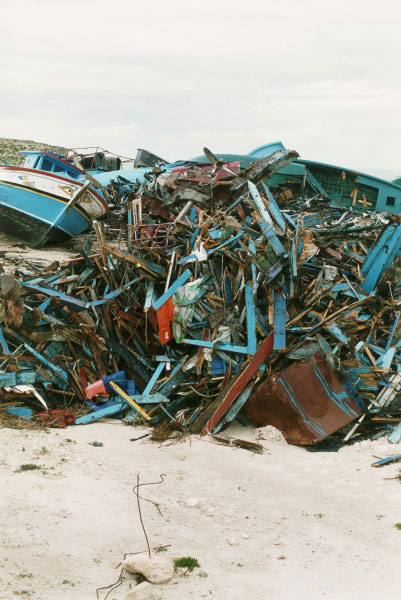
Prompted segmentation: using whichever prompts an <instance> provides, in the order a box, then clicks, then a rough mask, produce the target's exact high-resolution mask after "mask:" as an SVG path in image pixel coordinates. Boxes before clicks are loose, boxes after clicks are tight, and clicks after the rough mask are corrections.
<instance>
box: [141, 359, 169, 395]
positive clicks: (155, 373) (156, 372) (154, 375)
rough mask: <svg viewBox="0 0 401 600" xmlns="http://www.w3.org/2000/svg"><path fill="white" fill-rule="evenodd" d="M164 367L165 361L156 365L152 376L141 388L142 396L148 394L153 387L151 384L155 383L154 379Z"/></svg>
mask: <svg viewBox="0 0 401 600" xmlns="http://www.w3.org/2000/svg"><path fill="white" fill-rule="evenodd" d="M164 367H165V363H164V362H160V363H159V364H158V365H157V367H156V369H155V372H154V373H153V375H152V377H151V378H150V379H149V382H148V384H147V386H146V387H145V389H144V390H143V395H144V396H148V395H149V394H150V392H151V391H152V389H153V386H154V385H155V383H156V381H157V380H158V379H159V376H160V373H161V372H162V371H163V369H164Z"/></svg>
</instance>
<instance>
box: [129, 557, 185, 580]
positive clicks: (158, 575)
mask: <svg viewBox="0 0 401 600" xmlns="http://www.w3.org/2000/svg"><path fill="white" fill-rule="evenodd" d="M124 568H125V569H126V570H127V571H128V572H129V573H140V574H141V575H143V576H144V577H145V578H146V579H147V580H148V581H150V582H151V583H167V581H170V579H172V578H173V576H174V565H173V561H172V560H171V559H169V558H165V557H164V556H163V557H162V556H155V557H152V558H149V556H133V557H132V558H126V559H125V561H124Z"/></svg>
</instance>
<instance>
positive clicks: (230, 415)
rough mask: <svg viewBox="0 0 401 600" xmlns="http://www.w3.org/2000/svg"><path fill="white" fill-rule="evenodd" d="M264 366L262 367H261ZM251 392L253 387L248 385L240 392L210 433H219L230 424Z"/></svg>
mask: <svg viewBox="0 0 401 600" xmlns="http://www.w3.org/2000/svg"><path fill="white" fill-rule="evenodd" d="M263 366H264V365H263ZM252 392H253V385H249V386H248V387H246V388H245V389H244V391H243V392H241V394H240V396H239V397H238V398H237V400H235V402H234V403H233V404H232V405H231V406H230V408H229V409H228V411H227V412H226V414H225V415H224V417H223V418H222V420H221V421H220V422H219V423H218V424H217V425H216V427H215V428H214V429H213V431H212V433H213V434H214V433H219V431H220V430H221V429H222V428H223V427H224V425H226V423H231V421H233V420H234V419H235V417H236V416H237V414H238V413H239V411H240V410H241V408H242V407H243V406H244V404H245V402H246V401H247V400H248V398H249V396H250V395H251V394H252Z"/></svg>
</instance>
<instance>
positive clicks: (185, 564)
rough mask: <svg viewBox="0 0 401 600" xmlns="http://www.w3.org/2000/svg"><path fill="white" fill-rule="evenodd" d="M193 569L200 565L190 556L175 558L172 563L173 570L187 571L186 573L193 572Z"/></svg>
mask: <svg viewBox="0 0 401 600" xmlns="http://www.w3.org/2000/svg"><path fill="white" fill-rule="evenodd" d="M195 567H200V564H199V563H198V561H197V559H196V558H193V557H192V556H182V557H181V558H177V559H176V560H175V561H174V569H176V570H177V569H180V568H183V569H188V571H190V572H191V571H193V570H194V569H195Z"/></svg>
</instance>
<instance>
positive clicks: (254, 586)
mask: <svg viewBox="0 0 401 600" xmlns="http://www.w3.org/2000/svg"><path fill="white" fill-rule="evenodd" d="M147 431H148V430H147V429H144V428H132V427H128V426H125V425H122V424H120V423H119V422H115V423H114V424H112V423H109V422H108V423H98V424H93V425H87V426H76V427H70V428H68V429H66V430H54V429H53V430H50V431H49V433H45V432H37V431H20V430H13V429H3V430H2V431H1V434H0V447H1V463H0V464H1V471H0V475H1V478H0V486H1V511H0V518H1V525H0V531H1V551H0V552H1V554H0V557H1V560H0V577H1V584H0V598H1V599H7V600H8V599H13V598H16V597H18V596H16V595H15V592H21V591H23V590H26V591H31V592H34V594H32V598H34V599H35V600H39V599H42V600H58V599H59V598H60V599H64V598H66V599H69V600H75V599H76V600H78V599H79V600H86V599H88V600H89V599H95V598H96V594H95V589H96V588H97V587H99V586H105V585H107V584H109V583H112V582H113V581H114V580H115V579H116V578H117V576H118V573H119V570H118V569H117V570H116V569H115V566H116V565H117V564H118V563H119V562H120V560H121V559H122V557H123V554H124V553H126V552H138V551H141V550H145V549H146V544H145V540H144V536H143V532H142V529H141V526H140V522H139V519H138V510H137V504H136V498H135V495H134V493H133V491H132V488H133V485H134V484H135V482H136V475H137V473H139V474H140V479H141V481H142V482H154V481H158V480H159V476H160V474H161V473H165V474H166V478H165V481H164V483H162V484H161V485H155V486H149V487H148V488H143V491H142V494H143V496H144V497H145V498H151V499H152V500H154V501H155V502H158V503H160V509H161V511H162V514H163V516H162V517H161V516H160V515H159V514H158V512H157V510H156V508H155V507H154V506H153V505H151V504H150V503H148V502H144V501H142V512H143V519H144V522H145V526H146V530H147V533H148V536H149V539H150V544H151V546H152V548H153V547H156V546H160V545H163V544H170V547H169V549H168V553H167V554H168V555H169V556H171V557H180V556H188V555H189V556H193V557H195V558H197V559H198V561H199V562H200V565H201V568H200V569H196V570H195V571H194V572H193V573H192V574H190V575H189V576H187V577H182V576H176V577H175V578H174V580H173V581H172V582H170V583H169V584H166V585H163V586H154V589H155V598H157V599H160V600H161V599H163V600H169V599H183V600H186V599H187V598H188V599H192V598H193V599H202V598H215V599H218V600H240V599H241V600H263V599H274V600H283V599H284V600H314V599H320V598H330V599H333V598H335V599H338V600H340V599H341V600H344V599H345V600H353V599H355V600H360V599H371V598H372V599H373V598H374V599H376V600H381V599H382V598H387V597H388V596H390V595H391V597H392V598H400V597H401V578H400V577H399V564H400V547H401V531H398V530H397V529H396V528H395V527H394V524H395V523H398V522H401V503H400V500H401V485H400V483H399V482H398V481H397V480H391V481H387V480H386V479H385V478H386V477H394V476H395V475H396V474H397V473H398V469H399V468H400V466H401V464H400V465H397V464H393V465H389V466H387V467H383V468H381V469H375V468H372V467H371V466H370V465H371V463H372V462H373V461H374V458H373V457H374V455H376V456H388V455H391V454H396V453H401V448H400V446H399V445H395V446H394V445H390V444H388V443H387V442H386V441H385V440H379V441H377V442H363V443H360V444H356V445H354V446H352V447H349V448H345V449H343V450H341V451H340V452H338V453H310V452H307V451H306V450H304V449H302V448H296V447H293V446H288V445H287V444H286V443H285V442H283V440H282V438H281V436H280V434H276V433H275V432H273V433H272V432H271V430H270V431H269V430H267V432H265V435H264V436H263V437H265V438H267V439H265V440H261V443H262V444H263V445H264V447H265V449H266V450H265V453H264V454H263V455H256V454H255V455H254V454H251V453H250V452H247V451H246V450H242V449H237V448H232V447H224V446H220V445H217V444H215V443H212V442H211V441H210V440H208V439H201V438H199V437H192V438H191V440H189V439H187V440H184V441H182V442H180V443H178V444H175V445H170V446H167V445H162V446H160V445H159V444H157V443H155V442H150V441H148V439H145V440H141V441H135V442H131V441H129V438H131V437H136V436H139V435H141V434H142V433H144V432H147ZM228 433H229V434H230V435H237V436H240V437H243V438H247V439H251V440H252V439H256V438H257V435H258V432H257V430H253V429H250V428H247V429H244V428H241V427H240V426H234V427H232V428H231V430H230V431H229V432H228ZM226 434H227V432H226ZM67 438H69V439H71V440H73V442H67V441H66V439H67ZM95 440H98V441H102V442H103V443H104V446H103V447H100V448H97V447H94V446H92V445H90V442H93V441H95ZM42 447H44V448H46V450H47V451H45V450H42ZM23 448H24V449H25V450H24V449H23ZM23 463H35V464H38V465H42V466H43V467H45V468H46V470H47V471H46V472H43V471H28V472H23V473H15V470H16V469H17V467H19V465H21V464H23ZM194 498H196V499H197V500H198V501H199V503H198V505H197V506H196V507H190V506H187V505H186V502H187V501H188V500H192V499H194ZM194 503H195V501H192V502H188V504H194ZM229 542H231V544H233V545H231V544H230V543H229ZM205 574H207V576H205ZM23 575H28V576H27V577H23ZM30 575H32V576H30ZM201 575H203V576H201ZM63 582H70V583H63ZM129 582H131V584H133V583H134V580H133V579H127V580H126V581H125V582H124V586H123V587H121V588H120V589H118V590H116V591H115V592H114V593H112V594H110V596H109V600H113V599H115V600H120V599H122V598H124V595H125V594H126V592H127V590H128V585H129ZM72 584H75V585H72ZM22 597H24V598H25V597H28V596H27V595H23V596H22ZM101 597H102V598H103V597H104V595H103V596H101Z"/></svg>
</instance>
